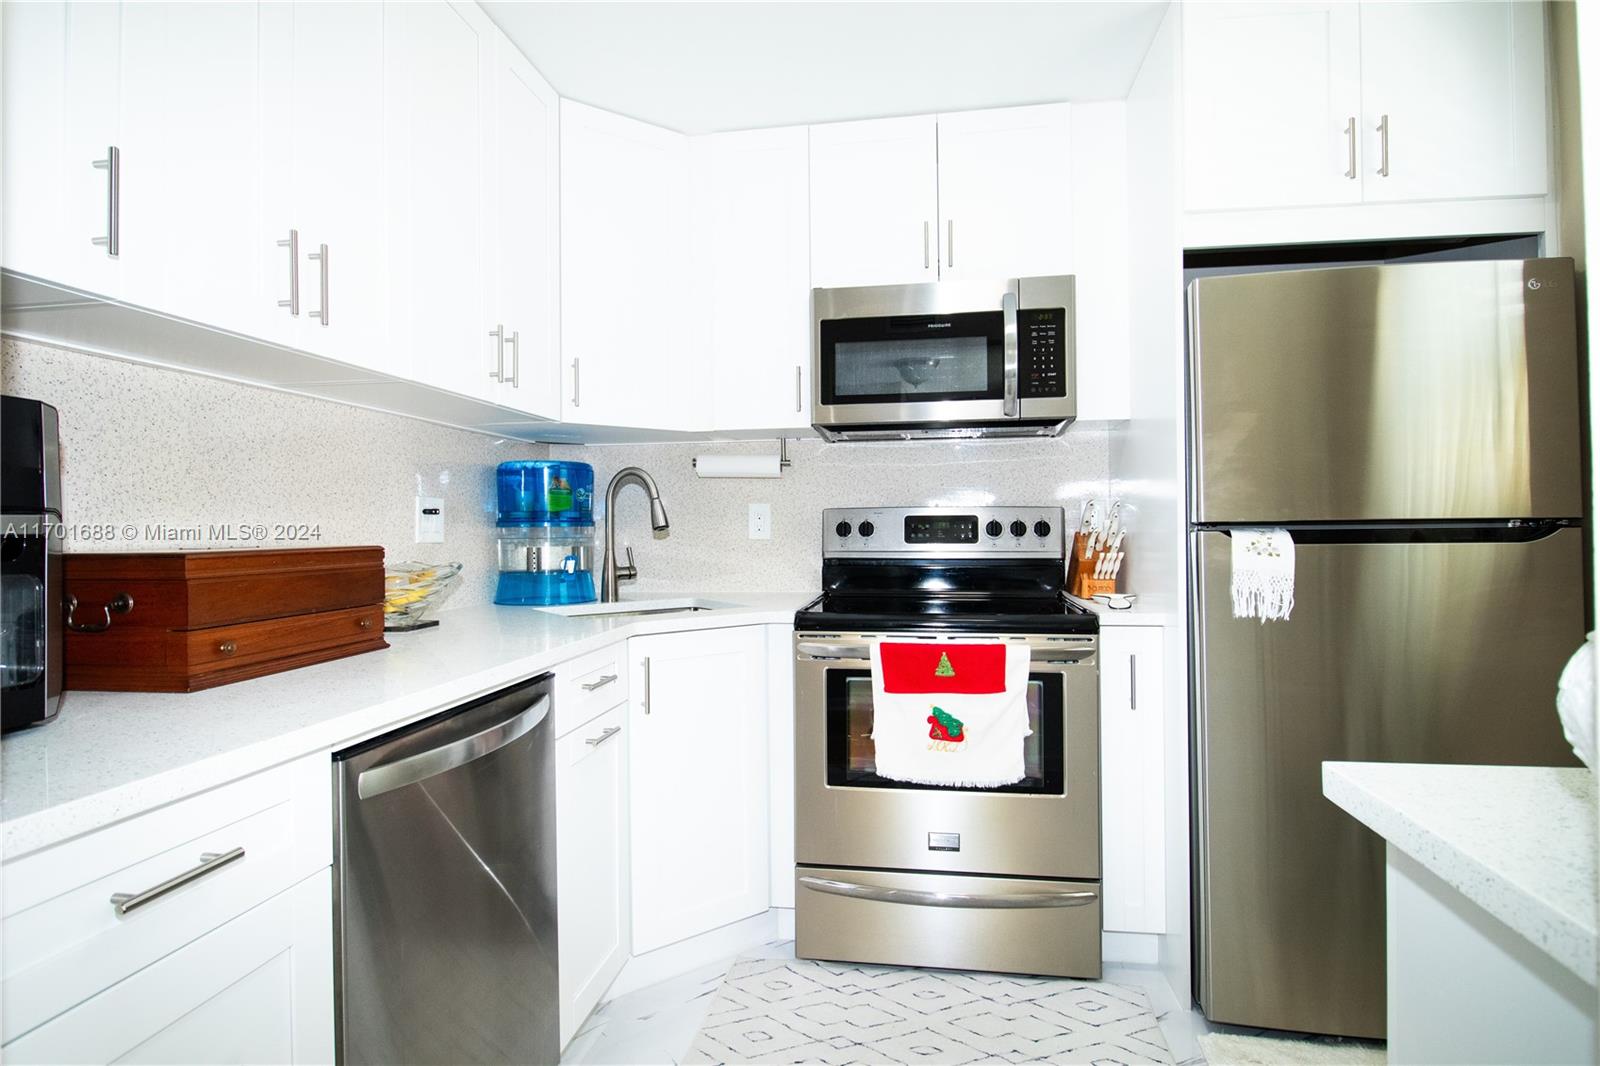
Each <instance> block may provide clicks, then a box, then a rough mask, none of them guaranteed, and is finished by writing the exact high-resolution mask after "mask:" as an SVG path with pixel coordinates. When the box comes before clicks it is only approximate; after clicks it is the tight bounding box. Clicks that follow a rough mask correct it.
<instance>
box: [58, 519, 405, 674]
mask: <svg viewBox="0 0 1600 1066" xmlns="http://www.w3.org/2000/svg"><path fill="white" fill-rule="evenodd" d="M66 592H67V601H66V602H67V608H68V610H67V625H66V628H67V634H66V637H67V646H66V687H67V688H69V689H109V690H114V691H119V692H194V691H196V690H197V689H204V688H212V687H215V686H217V685H226V684H229V683H231V682H234V681H244V680H247V679H249V678H252V677H260V676H262V675H263V674H273V673H277V672H279V671H281V670H292V669H295V668H296V667H300V666H310V665H311V664H313V663H320V662H326V661H328V660H329V659H339V658H343V657H344V656H347V655H357V654H360V653H361V652H364V651H375V650H377V649H379V648H386V647H388V646H389V645H388V643H387V642H386V641H385V640H384V639H383V549H382V548H372V547H360V548H288V549H254V550H246V551H192V552H116V553H106V554H99V553H93V554H69V555H67V556H66Z"/></svg>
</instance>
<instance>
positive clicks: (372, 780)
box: [356, 696, 550, 799]
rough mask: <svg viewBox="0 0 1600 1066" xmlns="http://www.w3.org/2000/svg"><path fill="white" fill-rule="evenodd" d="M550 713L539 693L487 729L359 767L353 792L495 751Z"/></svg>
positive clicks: (409, 781)
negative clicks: (439, 744)
mask: <svg viewBox="0 0 1600 1066" xmlns="http://www.w3.org/2000/svg"><path fill="white" fill-rule="evenodd" d="M549 713H550V697H549V696H540V697H539V698H538V699H536V700H534V701H533V703H532V704H530V705H529V706H528V707H527V708H526V709H525V710H523V711H522V713H520V714H518V715H516V716H514V717H512V718H508V719H506V720H505V721H503V722H497V723H496V724H494V725H492V726H490V727H489V728H488V729H484V730H480V731H479V732H476V733H474V734H472V735H471V736H469V737H462V738H461V739H460V740H452V741H451V742H450V743H448V744H445V745H444V746H442V747H438V748H433V749H430V750H428V751H419V752H418V753H417V754H415V755H407V756H405V757H404V758H401V759H396V760H394V761H393V762H386V763H379V764H378V765H377V766H374V767H371V768H370V769H366V770H363V771H361V773H360V774H359V775H358V776H357V777H356V795H357V796H359V797H361V798H362V799H371V798H372V797H373V796H381V795H382V794H383V793H385V792H392V791H394V790H395V789H397V788H404V787H405V786H407V785H414V784H416V783H417V782H418V781H425V780H427V779H428V778H430V777H434V776H437V775H438V774H442V773H444V772H445V771H446V770H454V769H455V768H456V767H458V766H465V765H466V764H467V763H469V762H472V761H473V760H474V759H481V758H483V757H484V756H485V755H488V754H489V753H490V752H495V751H499V750H500V749H501V748H503V747H505V746H506V745H507V744H511V743H513V742H515V741H516V740H518V739H519V738H521V737H524V736H526V735H527V734H529V733H531V732H533V731H534V730H535V729H537V728H538V727H539V724H540V723H541V722H543V721H544V720H545V716H547V715H548V714H549Z"/></svg>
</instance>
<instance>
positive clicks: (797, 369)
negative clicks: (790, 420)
mask: <svg viewBox="0 0 1600 1066" xmlns="http://www.w3.org/2000/svg"><path fill="white" fill-rule="evenodd" d="M801 374H802V371H801V368H800V367H798V366H797V367H795V368H794V413H795V414H799V413H800V411H801V407H800V402H801V397H800V388H801V386H800V378H801Z"/></svg>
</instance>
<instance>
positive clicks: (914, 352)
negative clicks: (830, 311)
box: [821, 311, 1005, 404]
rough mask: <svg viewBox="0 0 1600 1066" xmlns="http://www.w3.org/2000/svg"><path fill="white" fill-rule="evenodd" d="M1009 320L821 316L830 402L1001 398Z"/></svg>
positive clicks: (981, 314)
mask: <svg viewBox="0 0 1600 1066" xmlns="http://www.w3.org/2000/svg"><path fill="white" fill-rule="evenodd" d="M1004 328H1005V323H1004V321H1003V319H1002V316H1001V315H1000V313H999V312H990V311H976V312H968V313H963V314H950V315H908V316H900V317H894V318H849V319H837V320H827V321H824V322H822V323H821V342H822V390H823V396H824V399H825V401H826V402H827V403H829V404H858V403H861V404H871V403H940V402H943V401H946V400H988V399H998V398H1000V396H1001V395H1002V393H1003V391H1004V386H1003V382H1004V375H1005V366H1004V363H1005V358H1004Z"/></svg>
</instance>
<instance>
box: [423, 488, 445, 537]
mask: <svg viewBox="0 0 1600 1066" xmlns="http://www.w3.org/2000/svg"><path fill="white" fill-rule="evenodd" d="M443 542H444V500H443V499H441V498H440V497H438V496H418V497H417V543H418V544H441V543H443Z"/></svg>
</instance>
